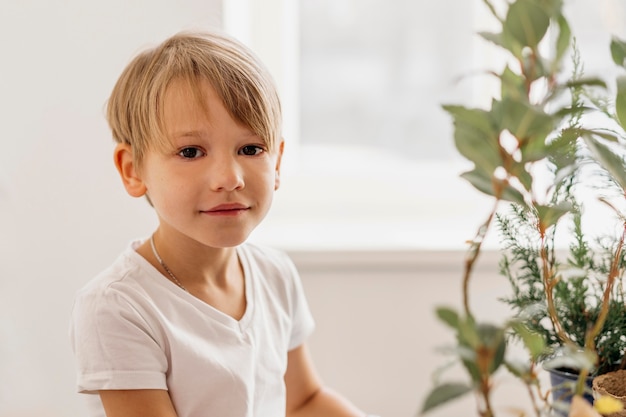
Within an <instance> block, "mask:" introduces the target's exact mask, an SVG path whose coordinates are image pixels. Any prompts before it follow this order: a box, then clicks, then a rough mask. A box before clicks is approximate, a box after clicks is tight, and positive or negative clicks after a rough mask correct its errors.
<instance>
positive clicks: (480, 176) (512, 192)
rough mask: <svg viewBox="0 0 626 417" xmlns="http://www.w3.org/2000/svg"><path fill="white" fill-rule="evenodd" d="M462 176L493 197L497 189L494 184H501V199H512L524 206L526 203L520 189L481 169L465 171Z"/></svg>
mask: <svg viewBox="0 0 626 417" xmlns="http://www.w3.org/2000/svg"><path fill="white" fill-rule="evenodd" d="M461 178H463V179H465V180H466V181H468V182H469V183H470V184H472V185H473V186H474V188H476V189H477V190H478V191H481V192H483V193H485V194H487V195H490V196H492V197H496V190H494V185H495V186H500V187H502V193H501V194H500V196H499V197H500V199H502V200H505V201H511V202H514V203H517V204H521V205H524V206H525V205H526V202H525V201H524V196H523V195H522V193H520V192H519V191H518V190H516V189H515V188H513V187H511V186H510V185H508V184H505V183H504V182H503V181H502V180H498V179H494V178H493V177H491V176H490V175H488V174H486V173H485V172H484V171H482V170H481V169H474V170H472V171H468V172H464V173H463V174H461Z"/></svg>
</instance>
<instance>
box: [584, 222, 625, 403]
mask: <svg viewBox="0 0 626 417" xmlns="http://www.w3.org/2000/svg"><path fill="white" fill-rule="evenodd" d="M624 239H626V222H624V223H623V225H622V235H621V237H620V240H619V242H618V243H617V248H615V255H613V260H612V261H611V269H610V270H609V276H608V277H607V280H606V287H605V288H604V294H603V296H602V308H601V309H600V314H599V315H598V318H597V320H596V321H595V323H594V324H593V327H592V328H591V329H590V330H589V331H588V332H587V335H586V336H585V347H586V348H587V349H588V350H590V351H591V352H595V351H596V345H595V339H596V337H597V336H598V334H600V332H601V331H602V328H603V327H604V322H605V321H606V317H607V315H608V314H609V303H610V302H611V300H610V297H611V291H613V284H614V283H615V279H616V278H617V276H618V275H619V272H620V271H619V269H620V264H621V259H622V250H623V248H624ZM623 363H624V360H622V364H623ZM588 373H589V372H588V370H586V369H583V370H581V372H580V375H579V376H578V381H577V382H576V393H577V394H582V392H583V390H584V383H585V379H586V378H587V375H588Z"/></svg>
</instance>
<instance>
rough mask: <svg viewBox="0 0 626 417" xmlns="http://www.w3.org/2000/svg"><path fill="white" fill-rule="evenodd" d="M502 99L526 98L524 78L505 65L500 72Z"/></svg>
mask: <svg viewBox="0 0 626 417" xmlns="http://www.w3.org/2000/svg"><path fill="white" fill-rule="evenodd" d="M500 85H501V88H500V90H501V92H500V96H501V98H502V99H505V98H509V99H512V100H526V80H525V79H524V77H523V76H521V75H519V74H516V73H515V72H513V71H512V70H511V68H509V66H508V65H507V66H506V67H505V68H504V71H502V74H500Z"/></svg>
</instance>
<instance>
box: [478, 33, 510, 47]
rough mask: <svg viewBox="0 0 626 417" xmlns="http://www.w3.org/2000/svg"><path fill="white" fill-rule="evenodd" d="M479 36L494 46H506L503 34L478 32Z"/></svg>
mask: <svg viewBox="0 0 626 417" xmlns="http://www.w3.org/2000/svg"><path fill="white" fill-rule="evenodd" d="M478 35H479V36H480V37H481V38H483V39H485V40H486V41H489V42H491V43H493V44H495V45H496V46H500V47H502V48H505V47H506V46H505V44H504V40H503V39H502V34H500V33H492V32H478Z"/></svg>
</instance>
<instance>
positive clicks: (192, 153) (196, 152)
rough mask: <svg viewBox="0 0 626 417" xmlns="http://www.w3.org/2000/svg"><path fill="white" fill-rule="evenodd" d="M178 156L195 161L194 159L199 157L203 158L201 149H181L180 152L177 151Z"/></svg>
mask: <svg viewBox="0 0 626 417" xmlns="http://www.w3.org/2000/svg"><path fill="white" fill-rule="evenodd" d="M178 155H179V156H181V157H182V158H184V159H195V158H200V157H201V156H204V155H205V153H204V151H202V149H199V148H194V147H188V148H183V149H181V150H180V151H178Z"/></svg>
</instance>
